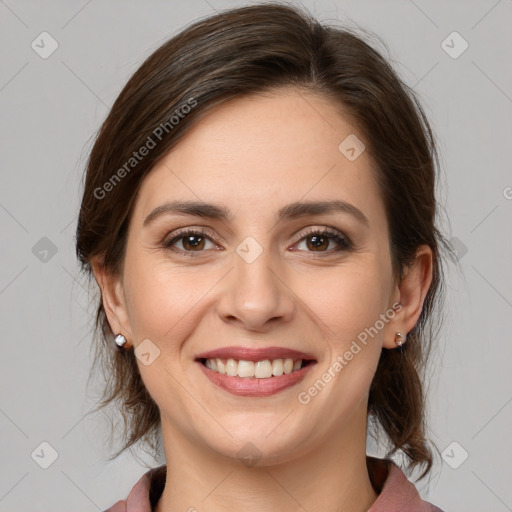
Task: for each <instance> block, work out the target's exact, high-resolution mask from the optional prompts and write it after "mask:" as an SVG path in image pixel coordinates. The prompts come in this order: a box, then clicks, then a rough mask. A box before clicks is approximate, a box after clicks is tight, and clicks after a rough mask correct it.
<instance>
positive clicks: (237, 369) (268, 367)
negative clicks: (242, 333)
mask: <svg viewBox="0 0 512 512" xmlns="http://www.w3.org/2000/svg"><path fill="white" fill-rule="evenodd" d="M197 361H199V362H200V363H201V364H202V365H203V366H205V367H206V368H208V369H210V370H212V371H213V372H215V373H219V374H221V375H227V376H230V377H239V378H241V379H272V378H275V377H280V376H281V375H284V374H289V373H294V372H297V371H299V370H301V369H302V368H304V367H306V366H308V365H310V364H313V363H314V362H315V361H314V360H312V359H310V360H308V359H291V358H286V359H264V360H261V361H247V360H244V359H240V360H239V359H221V358H218V357H217V358H211V359H206V358H200V359H197Z"/></svg>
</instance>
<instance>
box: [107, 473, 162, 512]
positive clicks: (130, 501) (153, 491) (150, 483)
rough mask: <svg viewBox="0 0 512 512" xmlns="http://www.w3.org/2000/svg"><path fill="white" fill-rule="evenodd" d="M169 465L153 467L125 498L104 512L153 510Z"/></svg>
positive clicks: (148, 511)
mask: <svg viewBox="0 0 512 512" xmlns="http://www.w3.org/2000/svg"><path fill="white" fill-rule="evenodd" d="M166 473H167V466H166V465H165V464H163V465H162V466H159V467H156V468H152V469H150V470H149V471H147V472H146V473H144V474H143V475H142V476H141V477H140V478H139V480H138V481H137V482H136V483H135V485H134V486H133V487H132V490H131V491H130V494H128V497H127V498H126V499H125V500H119V501H117V502H116V503H114V505H112V506H111V507H110V508H108V509H106V510H105V511H104V512H152V510H153V507H154V506H155V505H156V502H157V501H158V499H159V498H160V496H161V494H162V492H163V488H164V485H165V477H166Z"/></svg>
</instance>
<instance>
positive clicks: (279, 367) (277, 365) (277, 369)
mask: <svg viewBox="0 0 512 512" xmlns="http://www.w3.org/2000/svg"><path fill="white" fill-rule="evenodd" d="M272 375H275V376H276V377H279V376H280V375H283V360H282V359H274V361H273V362H272Z"/></svg>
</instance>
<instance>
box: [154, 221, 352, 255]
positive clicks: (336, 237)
mask: <svg viewBox="0 0 512 512" xmlns="http://www.w3.org/2000/svg"><path fill="white" fill-rule="evenodd" d="M190 235H196V236H200V237H204V238H207V239H208V240H210V241H211V242H213V243H215V242H214V240H212V237H211V236H208V232H207V231H206V230H202V229H189V228H185V229H183V230H180V231H177V232H176V233H175V235H174V236H173V237H172V238H171V239H170V240H167V241H165V242H164V243H163V244H162V245H163V247H164V248H165V249H169V250H171V251H174V252H178V253H181V254H183V255H184V256H188V257H192V258H193V257H197V256H199V254H200V253H201V252H204V251H185V250H183V249H177V248H175V247H174V248H173V247H172V245H173V244H174V243H175V242H177V241H178V240H181V239H182V238H185V237H186V236H190ZM312 235H315V236H320V237H327V238H328V239H329V240H332V241H334V242H336V243H337V244H338V248H337V249H330V250H328V251H318V253H320V254H319V255H316V254H315V253H316V251H305V252H308V253H311V256H308V257H310V258H321V257H322V253H323V254H327V255H331V254H332V253H333V252H341V251H350V250H351V249H352V242H351V241H350V240H349V239H348V238H347V237H346V236H345V235H343V234H341V233H340V232H339V231H338V230H336V229H333V228H328V227H326V228H324V229H319V228H310V229H309V230H308V231H306V232H305V233H303V234H302V236H301V238H299V239H298V240H297V241H296V242H295V244H294V245H296V244H297V243H299V242H302V241H303V240H304V239H305V238H307V237H309V236H312ZM195 253H196V254H195Z"/></svg>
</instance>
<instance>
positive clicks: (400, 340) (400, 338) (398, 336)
mask: <svg viewBox="0 0 512 512" xmlns="http://www.w3.org/2000/svg"><path fill="white" fill-rule="evenodd" d="M406 340H407V335H405V334H402V333H401V332H397V333H395V343H396V344H397V346H398V347H401V346H402V345H403V344H404V343H405V342H406Z"/></svg>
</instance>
